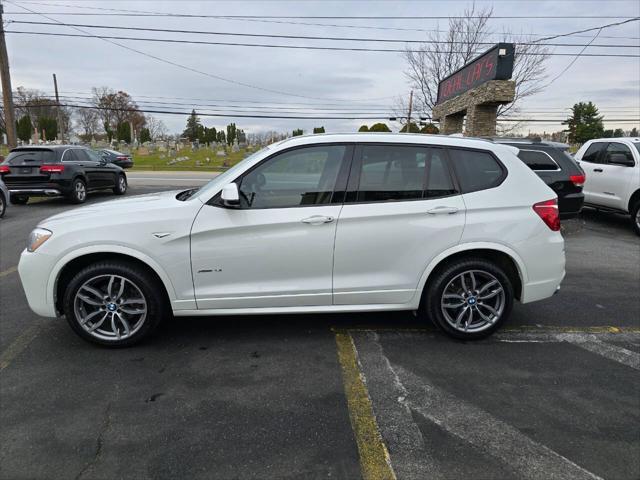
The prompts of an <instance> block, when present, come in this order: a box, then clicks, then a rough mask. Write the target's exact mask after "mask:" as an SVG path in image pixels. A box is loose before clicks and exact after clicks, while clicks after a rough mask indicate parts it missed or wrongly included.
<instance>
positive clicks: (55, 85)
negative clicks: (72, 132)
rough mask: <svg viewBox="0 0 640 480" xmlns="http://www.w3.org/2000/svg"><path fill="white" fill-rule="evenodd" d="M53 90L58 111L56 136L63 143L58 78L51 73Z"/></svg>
mask: <svg viewBox="0 0 640 480" xmlns="http://www.w3.org/2000/svg"><path fill="white" fill-rule="evenodd" d="M53 90H54V91H55V92H56V105H57V108H56V111H57V113H58V137H59V139H60V141H61V142H62V143H64V129H63V128H62V110H60V98H59V97H58V79H57V78H56V74H55V73H54V74H53Z"/></svg>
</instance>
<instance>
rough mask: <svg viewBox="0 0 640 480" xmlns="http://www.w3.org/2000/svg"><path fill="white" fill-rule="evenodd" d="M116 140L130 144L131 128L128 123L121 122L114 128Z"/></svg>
mask: <svg viewBox="0 0 640 480" xmlns="http://www.w3.org/2000/svg"><path fill="white" fill-rule="evenodd" d="M116 140H118V141H119V142H125V143H131V127H130V126H129V122H121V123H119V124H118V126H117V127H116Z"/></svg>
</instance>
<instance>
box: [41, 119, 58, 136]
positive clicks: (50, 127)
mask: <svg viewBox="0 0 640 480" xmlns="http://www.w3.org/2000/svg"><path fill="white" fill-rule="evenodd" d="M36 123H37V126H38V132H39V134H40V135H42V139H43V140H55V139H56V136H57V135H58V122H57V121H56V119H55V118H51V117H40V118H39V119H38V121H37V122H36ZM43 132H44V134H43Z"/></svg>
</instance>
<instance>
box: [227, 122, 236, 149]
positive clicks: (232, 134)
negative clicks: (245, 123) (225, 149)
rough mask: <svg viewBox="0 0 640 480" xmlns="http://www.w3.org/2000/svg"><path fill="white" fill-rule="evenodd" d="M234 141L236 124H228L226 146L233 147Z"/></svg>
mask: <svg viewBox="0 0 640 480" xmlns="http://www.w3.org/2000/svg"><path fill="white" fill-rule="evenodd" d="M235 140H236V124H235V123H230V124H229V125H227V145H233V142H235Z"/></svg>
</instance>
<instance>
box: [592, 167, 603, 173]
mask: <svg viewBox="0 0 640 480" xmlns="http://www.w3.org/2000/svg"><path fill="white" fill-rule="evenodd" d="M593 171H594V172H600V173H602V169H601V168H594V169H593Z"/></svg>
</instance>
